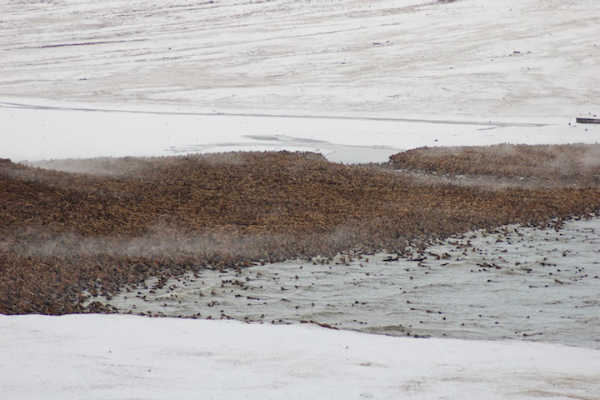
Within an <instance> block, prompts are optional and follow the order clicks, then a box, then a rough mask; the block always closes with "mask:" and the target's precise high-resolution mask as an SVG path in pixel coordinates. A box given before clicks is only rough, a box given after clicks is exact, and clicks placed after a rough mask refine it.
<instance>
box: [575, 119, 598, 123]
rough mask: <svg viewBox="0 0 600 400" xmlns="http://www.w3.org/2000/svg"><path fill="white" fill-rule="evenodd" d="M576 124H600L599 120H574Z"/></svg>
mask: <svg viewBox="0 0 600 400" xmlns="http://www.w3.org/2000/svg"><path fill="white" fill-rule="evenodd" d="M575 122H577V123H578V124H600V118H576V119H575Z"/></svg>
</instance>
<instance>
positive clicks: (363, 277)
mask: <svg viewBox="0 0 600 400" xmlns="http://www.w3.org/2000/svg"><path fill="white" fill-rule="evenodd" d="M395 258H396V257H394V256H393V255H388V254H375V255H370V256H365V255H363V256H361V257H356V256H355V257H350V256H344V255H340V256H338V257H336V258H335V259H334V260H332V261H330V262H326V261H325V260H322V261H320V260H313V261H289V262H284V263H277V264H268V265H262V266H254V267H250V268H247V269H242V270H239V271H225V272H222V271H221V272H219V271H215V270H205V271H201V272H200V273H198V274H195V275H194V274H188V275H186V276H184V277H181V278H179V279H172V280H170V281H169V282H168V284H167V285H166V286H164V287H163V288H161V289H157V288H154V287H153V285H154V284H155V282H156V281H155V280H149V281H148V282H147V289H139V288H136V289H133V290H129V291H123V293H122V294H120V295H118V296H115V297H113V298H112V299H110V300H106V299H98V298H95V299H92V300H101V301H103V302H106V303H109V304H112V305H113V306H115V307H117V308H118V309H119V310H120V312H133V313H149V314H153V315H156V314H158V315H165V316H186V317H190V316H194V317H199V318H212V319H218V318H235V319H239V320H243V321H244V320H245V321H249V322H256V323H300V322H305V323H306V322H307V321H310V322H313V323H319V324H326V325H329V326H331V327H335V328H339V329H351V330H358V331H363V332H370V333H378V334H387V335H395V336H407V335H410V336H419V337H421V336H425V337H429V336H431V337H453V338H467V339H490V340H497V339H516V340H531V341H543V342H554V343H562V344H567V345H576V346H584V347H590V348H595V349H600V219H591V220H581V221H571V222H568V223H566V224H565V226H564V227H563V228H562V229H561V230H560V231H556V230H552V229H548V230H540V229H533V228H525V227H519V226H508V227H503V228H501V229H499V230H497V231H496V232H495V233H484V232H473V233H469V234H466V235H463V236H461V237H458V238H452V239H449V240H446V241H445V242H443V243H440V244H438V245H435V246H432V247H430V248H428V249H427V251H426V252H425V253H424V254H421V255H419V254H417V253H415V255H414V257H412V258H411V259H406V258H404V259H403V258H400V259H395Z"/></svg>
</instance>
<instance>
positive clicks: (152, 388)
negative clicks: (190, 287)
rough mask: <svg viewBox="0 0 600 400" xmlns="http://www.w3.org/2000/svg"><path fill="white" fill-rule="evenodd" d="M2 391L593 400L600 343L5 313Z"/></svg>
mask: <svg viewBox="0 0 600 400" xmlns="http://www.w3.org/2000/svg"><path fill="white" fill-rule="evenodd" d="M0 333H1V336H2V341H1V342H0V354H2V356H1V357H0V394H2V398H3V399H11V400H12V399H39V398H44V399H61V400H68V399H81V398H86V399H166V398H170V399H173V398H175V399H192V398H193V399H199V398H202V399H242V398H243V399H257V400H264V399H283V398H285V399H317V398H318V399H369V398H374V399H404V398H406V399H457V398H471V399H474V398H479V399H507V398H510V399H539V398H553V399H592V398H596V397H594V396H597V394H598V393H599V392H600V351H597V350H589V349H582V348H575V347H565V346H560V345H548V344H534V343H523V342H514V343H507V342H504V343H503V342H484V341H481V342H468V341H461V340H452V339H445V340H440V339H429V340H424V339H400V338H394V337H387V336H376V335H367V334H361V333H356V332H347V331H334V330H326V329H321V328H316V327H312V326H297V325H296V326H282V325H278V326H267V325H256V324H254V325H245V324H243V323H241V322H237V321H207V320H181V319H162V318H161V319H158V318H143V317H133V316H108V315H70V316H62V317H48V316H37V315H29V316H19V317H1V316H0Z"/></svg>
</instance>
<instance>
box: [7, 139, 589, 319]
mask: <svg viewBox="0 0 600 400" xmlns="http://www.w3.org/2000/svg"><path fill="white" fill-rule="evenodd" d="M598 154H600V150H599V146H584V145H570V146H511V145H500V146H491V147H473V148H451V149H436V148H433V149H431V148H422V149H417V150H413V151H408V152H403V153H399V154H397V155H394V156H392V157H391V158H390V162H389V163H387V164H381V165H343V164H337V163H331V162H328V161H327V160H325V159H324V158H323V157H321V156H320V155H317V154H314V153H290V152H265V153H260V152H255V153H224V154H213V155H188V156H179V157H163V158H120V159H94V160H62V161H54V162H47V163H45V164H43V165H42V164H40V165H38V166H32V165H24V164H17V163H13V162H11V161H10V160H7V159H0V313H3V314H21V313H43V314H64V313H72V312H112V311H114V310H113V309H111V308H110V307H109V306H106V305H102V304H101V303H99V302H94V301H91V302H90V299H91V300H93V299H94V296H99V295H102V296H111V295H114V294H115V293H118V292H119V291H120V290H122V288H123V287H125V286H128V287H131V286H135V285H138V284H141V283H142V282H144V280H146V279H147V278H149V277H157V278H158V280H159V285H160V283H161V282H163V283H164V282H166V281H167V280H168V279H169V278H171V277H177V276H180V275H183V274H184V273H186V272H193V271H198V270H200V269H202V268H217V269H224V268H244V267H247V266H249V265H253V264H256V263H262V264H266V263H270V262H275V261H281V260H284V259H292V258H306V259H309V258H311V257H315V256H321V257H333V256H335V254H338V253H340V252H343V251H352V252H354V254H357V255H360V254H372V253H373V252H376V251H382V250H386V251H388V252H392V253H396V254H397V255H398V256H399V257H401V256H402V255H403V254H404V253H405V251H406V249H407V248H411V249H415V248H422V249H424V248H425V246H426V245H427V244H428V243H431V242H432V241H434V240H437V239H442V238H445V237H448V236H450V235H454V234H457V233H462V232H467V231H470V230H473V229H479V228H484V229H486V228H487V229H494V228H497V227H499V226H502V225H505V224H509V223H521V224H524V225H536V226H549V225H551V226H555V227H557V228H559V227H560V224H561V221H563V220H565V219H567V218H570V217H575V216H580V217H581V216H583V217H588V216H592V215H597V214H598V212H599V211H600V179H599V177H600V162H599V161H598V160H600V157H597V155H598ZM40 166H41V167H40ZM42 167H43V168H42ZM59 170H60V171H59ZM410 171H420V172H421V173H424V174H429V175H431V177H432V179H431V180H423V179H417V178H415V177H414V176H413V175H411V173H410ZM440 175H444V176H446V177H450V178H449V179H446V180H444V181H436V180H435V179H434V178H435V177H439V176H440ZM463 175H465V176H485V177H486V179H485V180H481V181H479V182H480V183H479V184H474V185H461V184H458V183H456V184H455V183H453V180H454V177H457V176H463ZM501 178H504V179H509V180H514V181H515V182H519V181H522V180H523V179H525V180H530V181H531V182H532V184H531V185H522V184H521V185H518V184H515V185H510V184H509V185H504V186H502V187H501V188H498V187H495V186H494V180H495V179H501ZM456 179H458V178H456Z"/></svg>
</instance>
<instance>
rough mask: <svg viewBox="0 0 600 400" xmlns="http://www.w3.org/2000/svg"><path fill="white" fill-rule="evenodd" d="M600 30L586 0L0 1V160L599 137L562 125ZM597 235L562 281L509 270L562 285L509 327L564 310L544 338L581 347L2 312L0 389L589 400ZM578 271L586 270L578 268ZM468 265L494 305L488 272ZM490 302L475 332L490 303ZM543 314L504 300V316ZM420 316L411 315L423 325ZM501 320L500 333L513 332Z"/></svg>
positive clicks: (599, 45)
mask: <svg viewBox="0 0 600 400" xmlns="http://www.w3.org/2000/svg"><path fill="white" fill-rule="evenodd" d="M599 21H600V4H598V2H597V0H570V1H565V0H496V1H484V0H457V1H454V2H437V1H428V0H380V1H365V0H322V1H317V0H315V1H293V0H272V1H252V0H223V1H219V0H214V1H204V0H202V1H193V0H164V1H142V0H108V1H99V2H98V1H97V2H93V1H90V0H52V1H25V0H21V1H12V0H11V1H4V2H1V3H0V71H1V73H0V158H1V157H9V158H11V159H13V160H14V161H24V160H30V161H37V160H44V159H52V158H67V157H73V158H79V157H93V156H128V155H130V156H146V155H172V154H183V153H187V152H215V151H229V150H248V149H252V150H282V149H288V150H303V151H305V150H308V151H317V152H321V153H323V154H324V155H325V156H326V157H327V158H328V159H330V160H332V161H342V162H368V161H378V162H379V161H386V160H387V157H388V156H389V155H390V154H393V153H396V152H398V151H401V150H405V149H409V148H414V147H419V146H447V145H485V144H495V143H503V142H509V143H529V144H534V143H573V142H581V143H597V142H599V141H600V126H598V125H596V126H594V125H578V124H575V123H574V120H575V117H576V116H593V115H597V114H600V84H599V77H598V66H599V65H600V28H599V27H600V25H599ZM596 223H597V222H596ZM596 232H597V231H596ZM588 234H589V235H592V234H591V233H589V232H588ZM595 235H596V236H593V237H592V238H591V239H590V240H589V241H588V242H585V243H587V245H589V246H592V247H590V248H589V249H588V247H589V246H588V247H585V246H583V245H582V246H580V247H571V248H570V249H571V250H574V251H572V252H571V254H570V255H569V257H567V258H566V259H567V260H576V261H573V263H571V264H569V265H565V266H561V267H559V268H560V269H561V271H560V272H558V274H559V275H557V276H556V277H554V276H553V277H551V278H550V277H549V276H547V275H546V273H547V272H553V273H556V271H555V269H556V266H549V267H548V268H553V269H552V270H551V271H550V269H548V270H547V271H546V270H545V269H544V271H543V273H542V272H539V276H538V275H537V272H536V273H534V274H533V275H531V276H530V275H527V277H526V278H524V279H525V280H524V281H519V285H526V284H529V283H531V281H533V280H535V282H534V283H532V284H533V285H534V286H535V285H537V284H539V283H540V282H546V281H547V283H548V285H549V286H550V287H548V288H543V287H540V288H534V289H530V290H529V293H530V294H529V296H530V297H531V298H530V300H532V301H533V300H536V301H538V302H540V301H541V300H540V299H545V296H548V293H551V294H552V295H556V293H560V296H563V297H560V296H559V297H560V299H558V300H559V301H560V303H555V304H546V305H544V307H546V308H544V309H547V310H550V311H551V312H552V313H554V314H551V315H552V317H548V318H542V317H540V318H539V319H536V318H537V317H539V315H538V316H536V318H532V319H533V321H531V320H530V322H527V323H528V324H536V323H539V324H540V325H526V327H527V329H525V330H519V331H518V332H519V333H521V336H523V335H522V333H526V334H534V335H533V336H528V337H527V339H528V340H540V341H544V337H543V335H535V334H536V333H537V332H539V331H540V330H539V329H540V327H541V328H543V329H544V330H543V331H544V332H548V333H547V335H548V336H550V332H554V333H552V335H558V336H560V333H559V334H556V332H555V330H553V329H554V328H555V327H556V326H559V327H560V323H561V321H560V316H561V315H573V318H574V320H572V321H569V323H568V324H567V325H566V326H569V327H571V328H570V329H572V330H573V332H574V331H575V330H577V327H579V328H581V327H582V326H586V328H585V329H587V330H585V329H584V330H583V332H582V331H581V330H578V331H577V332H578V334H579V335H580V337H579V339H578V338H575V339H576V340H574V341H569V340H553V339H552V340H551V341H553V342H558V343H569V344H575V345H577V346H580V347H574V346H564V345H563V344H556V343H553V344H548V343H531V342H528V341H494V342H489V341H478V340H455V339H438V338H436V339H412V338H398V337H387V336H381V335H372V334H366V333H358V332H349V331H333V330H328V329H323V328H318V327H314V326H271V325H258V324H253V325H247V324H243V323H240V322H235V321H206V320H178V319H147V318H141V317H131V316H107V315H87V316H63V317H44V316H33V315H32V316H10V317H9V316H0V338H2V339H1V340H0V397H1V398H3V399H11V400H12V399H38V398H41V397H43V398H49V399H79V398H90V399H153V398H156V399H164V398H215V399H222V398H231V399H237V398H249V399H254V398H256V399H259V398H260V399H265V398H298V399H300V398H323V399H325V398H332V399H333V398H357V399H359V398H376V399H379V398H390V399H398V398H411V399H412V398H414V399H455V398H485V399H506V398H514V399H539V398H552V399H585V400H590V399H599V398H600V397H599V396H600V395H599V393H600V384H599V382H600V350H598V342H597V339H598V337H599V336H600V335H599V333H598V324H599V322H598V319H597V315H598V314H596V315H595V316H594V314H593V313H594V312H595V311H596V310H598V303H597V299H596V297H597V296H594V293H598V292H597V288H598V282H597V281H598V280H597V279H596V280H594V278H593V276H594V274H597V273H598V272H594V271H592V269H593V268H596V270H595V271H597V268H598V267H597V264H593V262H594V261H595V260H596V258H591V257H593V256H589V257H590V258H583V259H581V258H577V254H581V251H583V250H582V249H583V248H584V247H585V249H586V250H585V251H586V252H587V251H588V250H589V251H590V252H592V253H593V251H594V250H596V249H597V248H595V247H593V244H594V243H595V244H597V243H598V242H597V240H598V239H597V238H598V236H597V233H595ZM542 240H543V239H542ZM515 241H518V240H515ZM590 243H591V244H590ZM587 245H586V246H587ZM561 246H562V245H557V246H556V247H557V248H558V247H560V249H561V251H564V250H568V249H566V248H563V247H561ZM486 249H487V251H489V253H488V255H489V254H492V253H493V252H494V251H495V250H494V248H493V246H490V247H486ZM502 250H503V249H500V250H499V251H502ZM521 250H522V251H525V252H526V251H527V250H523V249H521ZM542 251H548V252H550V253H552V252H553V251H555V250H554V247H553V248H552V249H546V250H542ZM556 251H558V250H556ZM578 252H579V253H578ZM552 254H554V253H552ZM586 254H587V253H586ZM480 256H481V257H482V258H485V254H484V255H481V254H480ZM556 256H557V257H559V256H558V253H557V254H556ZM490 257H491V256H490ZM515 257H521V256H519V255H516V256H515ZM523 257H525V258H527V257H529V258H531V263H539V262H540V259H539V258H540V257H541V258H543V257H544V256H542V254H537V253H534V254H529V255H528V256H527V257H526V256H523ZM509 261H510V262H512V263H513V264H514V262H515V260H513V259H510V260H509ZM485 262H489V260H487V259H486V261H485ZM582 263H583V264H582ZM433 264H435V263H433ZM584 264H585V265H587V268H588V270H587V271H586V272H587V273H589V274H590V275H591V276H590V277H586V279H579V280H578V277H580V276H581V275H583V273H580V270H579V269H576V268H578V267H581V266H582V265H584ZM594 265H596V266H595V267H594ZM463 267H464V266H462V267H459V268H463ZM359 268H360V267H359ZM416 268H420V267H416ZM429 268H432V269H434V270H435V271H432V273H431V275H432V276H440V275H439V274H437V275H436V273H435V272H440V271H442V269H441V267H439V266H436V265H430V266H429ZM436 268H437V269H436ZM426 271H427V268H424V269H419V270H418V274H419V276H418V277H417V278H419V279H421V278H422V279H421V281H422V282H425V281H424V280H423V279H425V272H426ZM440 273H441V272H440ZM518 273H519V274H520V273H521V272H518ZM421 275H422V276H421ZM468 275H469V274H464V276H468ZM472 275H473V276H475V275H476V274H472ZM542 275H544V276H543V277H542ZM442 276H444V275H443V274H442ZM479 276H480V277H481V279H483V280H485V281H486V282H485V283H486V284H489V285H491V287H492V288H496V289H497V290H499V293H500V294H499V295H505V296H506V297H507V298H510V296H511V295H510V294H509V293H507V292H506V290H508V289H507V288H506V287H503V286H502V284H501V283H499V282H498V280H499V279H500V277H499V273H498V272H496V270H495V268H494V270H491V271H489V273H488V271H486V272H481V273H480V275H479ZM507 276H508V275H507ZM519 276H520V275H517V278H518V277H519ZM517 278H515V276H514V275H510V279H513V280H514V279H517ZM571 278H574V280H570V279H571ZM588 278H589V279H588ZM419 279H418V280H419ZM427 279H430V277H429V276H428V277H427ZM488 279H490V280H491V281H492V282H489V283H488V282H487V280H488ZM506 279H509V278H508V277H507V278H506ZM555 279H556V280H558V281H560V282H562V283H558V282H556V281H555ZM530 280H531V281H530ZM370 282H372V280H369V279H366V280H364V281H363V285H365V286H368V285H369V284H370ZM467 283H468V282H467ZM337 284H339V282H338V283H337ZM544 284H545V283H544ZM292 285H293V284H292ZM546 289H547V290H546ZM411 290H413V289H411ZM414 290H415V291H419V290H423V289H422V288H421V289H418V288H417V289H414ZM503 290H504V291H505V292H503ZM400 293H401V292H400ZM439 293H443V288H442V289H440V292H439ZM478 293H480V294H482V295H483V291H482V292H478ZM446 294H447V293H446ZM534 297H537V299H534ZM428 301H431V299H430V300H428ZM436 301H438V302H439V301H440V299H437V300H436ZM487 301H488V303H486V304H487V307H491V308H490V309H488V310H487V311H489V312H486V313H484V314H485V315H487V316H489V317H490V319H489V321H488V320H487V319H486V321H485V322H484V323H483V327H484V328H485V327H486V326H487V325H485V324H488V323H491V324H493V321H495V320H496V319H494V318H493V317H494V316H495V314H493V313H494V312H496V311H497V308H498V307H497V306H498V305H497V304H495V306H496V309H493V307H494V304H493V301H489V300H487ZM586 301H591V303H590V302H588V303H586ZM542 302H543V301H542ZM551 302H552V299H550V298H549V299H548V303H551ZM578 302H581V303H578ZM142 305H143V304H142V303H141V304H140V307H141V306H142ZM296 305H297V304H296ZM359 305H360V304H359ZM537 305H539V304H538V303H535V302H534V303H531V304H525V303H523V304H517V305H514V307H516V308H515V310H517V311H515V314H514V315H517V313H518V312H521V311H519V310H523V309H527V310H523V312H525V311H526V312H529V311H531V310H530V309H528V307H531V309H533V308H535V307H536V306H537ZM576 305H583V306H584V307H582V308H578V309H577V310H578V311H577V312H576V313H573V314H570V311H572V310H575V306H576ZM447 306H448V308H449V309H452V310H453V311H452V312H456V313H458V311H456V310H458V307H459V306H460V304H458V303H457V304H447ZM452 307H456V308H452ZM511 307H512V305H511ZM419 308H420V307H419ZM569 310H570V311H569ZM275 311H277V310H276V309H275ZM338 311H339V310H338ZM367 311H368V310H367ZM550 311H549V312H550ZM228 312H229V311H228ZM417 312H419V311H418V310H408V312H407V315H409V314H411V313H417ZM561 313H562V314H561ZM586 313H588V314H586ZM369 315H370V317H372V318H380V317H381V314H380V313H379V314H378V313H377V312H373V313H371V314H369ZM433 316H434V314H432V313H427V312H425V315H424V316H421V318H425V319H423V320H425V321H427V324H428V326H429V327H433V328H432V329H434V328H435V324H433V320H432V319H431V318H433ZM438 316H439V314H438ZM241 317H243V315H241ZM396 317H398V316H396ZM407 318H408V319H411V318H412V319H414V321H413V320H411V321H412V322H414V323H418V320H417V319H415V318H419V317H413V316H411V317H410V318H409V317H407ZM291 319H292V320H293V318H291ZM500 320H501V321H507V322H510V318H506V319H502V318H501V319H500ZM585 321H587V322H585ZM334 322H335V321H334ZM462 322H464V321H462ZM513 322H514V321H513ZM405 323H406V321H405ZM408 323H410V322H408ZM436 323H440V322H439V321H436ZM449 323H452V324H455V323H456V324H457V326H456V327H455V328H456V329H455V331H459V330H460V329H461V328H460V324H459V321H458V319H457V320H452V321H450V322H449ZM510 323H512V322H510ZM586 324H587V325H586ZM342 326H343V327H346V328H348V327H349V328H352V329H355V328H356V327H353V326H349V325H348V324H347V325H342ZM505 328H506V332H509V333H508V334H504V331H503V330H500V331H492V332H499V334H498V335H497V336H495V337H494V338H507V337H509V338H513V337H512V336H511V335H512V334H513V333H512V332H514V329H512V328H513V326H512V325H510V324H509V325H503V326H502V327H501V329H505ZM509 328H510V329H509ZM530 328H531V329H530ZM482 330H483V329H482ZM380 333H381V331H380ZM417 333H418V332H417ZM421 333H426V334H429V333H431V332H421ZM456 336H461V337H476V338H481V337H482V336H481V335H479V331H476V332H475V334H473V335H468V334H465V333H464V332H463V334H462V335H460V334H457V335H456ZM492 336H493V335H492ZM517 336H518V335H517ZM570 339H573V338H572V337H571V338H570Z"/></svg>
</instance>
